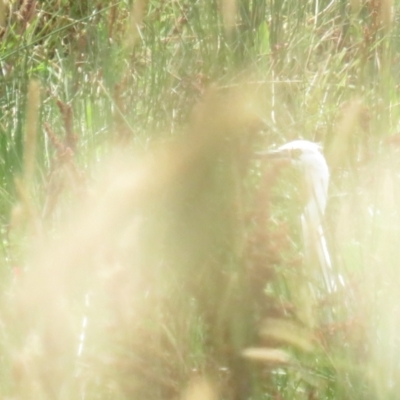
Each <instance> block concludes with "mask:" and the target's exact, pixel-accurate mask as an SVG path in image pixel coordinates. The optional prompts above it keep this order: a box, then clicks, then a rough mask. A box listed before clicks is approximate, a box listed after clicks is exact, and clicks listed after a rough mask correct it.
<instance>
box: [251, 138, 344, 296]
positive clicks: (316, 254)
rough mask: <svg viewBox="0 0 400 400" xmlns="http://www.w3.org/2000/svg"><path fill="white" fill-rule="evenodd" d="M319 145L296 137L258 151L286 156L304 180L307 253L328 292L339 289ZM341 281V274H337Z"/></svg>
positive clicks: (326, 177) (324, 165)
mask: <svg viewBox="0 0 400 400" xmlns="http://www.w3.org/2000/svg"><path fill="white" fill-rule="evenodd" d="M321 150H322V148H321V146H320V145H318V144H317V143H314V142H310V141H308V140H294V141H292V142H289V143H286V144H284V145H283V146H280V147H279V148H278V149H276V150H272V151H267V152H262V153H259V154H260V155H265V156H267V157H274V158H275V157H277V158H284V159H287V160H289V161H290V163H291V164H292V165H293V166H295V167H296V168H298V169H299V170H300V171H301V173H302V175H303V177H304V181H305V196H306V205H305V207H304V210H303V213H302V215H301V226H302V233H303V240H304V253H305V258H306V260H307V261H308V262H313V261H314V260H317V261H318V263H319V265H320V266H321V270H322V276H323V280H324V284H325V286H326V288H327V290H328V292H329V293H332V292H334V291H335V290H337V283H336V279H334V274H333V271H332V262H331V258H330V255H329V251H328V247H327V243H326V238H325V234H324V228H323V217H324V213H325V208H326V203H327V200H328V186H329V178H330V174H329V168H328V165H327V163H326V160H325V157H324V155H323V154H322V151H321ZM338 279H339V281H340V282H341V280H342V279H341V277H340V276H338Z"/></svg>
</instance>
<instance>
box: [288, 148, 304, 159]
mask: <svg viewBox="0 0 400 400" xmlns="http://www.w3.org/2000/svg"><path fill="white" fill-rule="evenodd" d="M301 154H302V151H301V150H300V149H292V150H290V157H291V158H293V159H294V160H297V159H299V158H300V156H301Z"/></svg>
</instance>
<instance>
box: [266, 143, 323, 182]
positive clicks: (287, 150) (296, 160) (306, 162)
mask: <svg viewBox="0 0 400 400" xmlns="http://www.w3.org/2000/svg"><path fill="white" fill-rule="evenodd" d="M321 150H322V147H321V146H320V145H319V144H317V143H315V142H310V141H308V140H294V141H292V142H289V143H286V144H284V145H283V146H280V147H278V148H277V149H276V150H270V151H266V152H261V153H259V155H261V156H263V157H266V158H269V159H279V160H287V161H289V162H290V164H292V165H293V166H295V167H298V168H300V169H304V170H305V172H307V173H308V172H309V173H316V174H322V175H326V176H327V177H328V178H329V171H328V166H327V164H326V161H325V157H324V156H323V154H322V151H321Z"/></svg>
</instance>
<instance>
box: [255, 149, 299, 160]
mask: <svg viewBox="0 0 400 400" xmlns="http://www.w3.org/2000/svg"><path fill="white" fill-rule="evenodd" d="M255 154H256V156H257V158H265V159H271V160H288V161H290V160H291V157H290V153H289V152H288V151H285V150H267V151H257V152H256V153H255Z"/></svg>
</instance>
